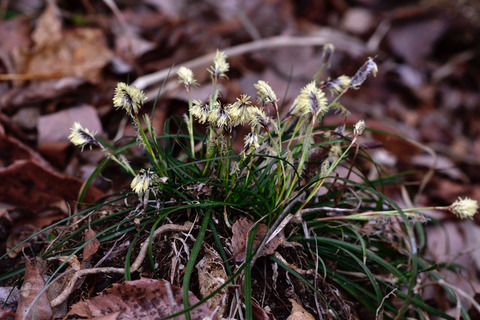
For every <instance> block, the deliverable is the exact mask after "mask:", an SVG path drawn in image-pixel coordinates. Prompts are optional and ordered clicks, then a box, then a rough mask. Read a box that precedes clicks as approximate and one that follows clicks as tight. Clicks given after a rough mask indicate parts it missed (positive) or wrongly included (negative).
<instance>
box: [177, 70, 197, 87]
mask: <svg viewBox="0 0 480 320" xmlns="http://www.w3.org/2000/svg"><path fill="white" fill-rule="evenodd" d="M177 75H178V82H180V83H183V85H184V86H185V87H190V86H195V85H197V80H195V78H194V77H193V71H192V69H190V68H187V67H184V66H181V67H180V68H179V69H178V71H177Z"/></svg>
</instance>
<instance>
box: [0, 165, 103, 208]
mask: <svg viewBox="0 0 480 320" xmlns="http://www.w3.org/2000/svg"><path fill="white" fill-rule="evenodd" d="M0 180H1V181H2V186H1V187H0V191H1V192H0V201H3V202H6V203H10V204H14V205H16V206H17V207H20V208H25V209H29V210H32V211H36V212H37V211H39V210H41V209H42V208H45V207H47V206H50V205H52V204H54V203H57V202H59V201H62V200H63V201H68V202H71V204H72V205H73V204H74V201H75V200H76V199H77V197H78V192H79V190H80V188H81V187H82V184H83V182H82V181H81V180H80V179H77V178H74V177H69V176H64V175H61V174H59V173H56V172H54V171H52V170H48V169H47V168H45V167H43V166H41V165H40V164H38V163H37V162H36V161H32V160H19V161H15V162H14V163H13V164H12V165H10V166H8V167H6V168H0ZM101 196H102V192H101V191H100V190H98V189H96V188H92V187H90V188H89V190H88V192H87V196H86V198H85V201H86V202H94V201H95V199H98V198H99V197H101Z"/></svg>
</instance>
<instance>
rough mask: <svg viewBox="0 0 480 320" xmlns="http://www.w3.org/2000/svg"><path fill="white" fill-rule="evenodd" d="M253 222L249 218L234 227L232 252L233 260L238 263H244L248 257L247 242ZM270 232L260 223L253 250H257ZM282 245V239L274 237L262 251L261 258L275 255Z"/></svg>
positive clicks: (239, 221) (241, 220)
mask: <svg viewBox="0 0 480 320" xmlns="http://www.w3.org/2000/svg"><path fill="white" fill-rule="evenodd" d="M252 225H253V222H251V221H250V220H248V219H247V218H242V219H239V220H238V221H237V222H235V223H234V224H233V226H232V233H233V234H232V251H233V258H234V259H235V261H236V262H242V261H244V260H245V257H246V249H247V240H248V234H249V231H250V228H251V227H252ZM267 231H268V227H267V225H266V224H263V223H259V224H258V226H257V230H256V233H255V239H254V240H253V246H252V250H255V249H256V248H257V247H258V245H259V244H260V242H261V241H262V239H263V237H265V234H266V233H267ZM279 244H280V238H279V237H278V236H276V237H274V238H273V239H272V240H270V242H268V243H267V244H266V245H265V246H264V247H263V248H262V250H261V251H260V254H259V257H263V256H268V255H270V254H273V253H274V252H275V250H276V249H277V247H278V245H279Z"/></svg>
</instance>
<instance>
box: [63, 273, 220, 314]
mask: <svg viewBox="0 0 480 320" xmlns="http://www.w3.org/2000/svg"><path fill="white" fill-rule="evenodd" d="M168 287H170V288H171V291H172V295H173V301H170V299H169V295H168ZM188 295H189V304H190V305H193V304H195V303H197V302H198V301H199V300H198V299H197V298H196V297H195V295H194V294H193V293H191V292H189V293H188ZM172 302H173V303H174V305H173V306H172ZM182 309H183V298H182V289H181V288H179V287H177V286H175V285H172V284H170V283H169V282H168V281H166V280H154V279H140V280H134V281H126V282H125V283H124V284H114V285H113V287H112V288H109V289H107V290H105V291H104V292H102V293H101V294H100V295H99V296H97V297H94V298H92V299H89V300H87V301H81V302H78V303H76V304H75V305H73V306H72V309H71V310H70V312H69V313H68V314H69V315H76V316H80V317H89V318H91V317H99V316H104V315H108V314H111V313H118V312H120V311H121V312H122V313H123V314H125V315H127V316H128V317H130V319H143V320H153V319H160V318H163V317H166V316H168V315H171V314H172V313H174V312H177V311H180V310H182ZM190 315H191V317H192V319H193V320H202V319H204V318H206V317H212V312H211V311H210V310H209V309H208V307H207V305H206V304H202V305H201V306H199V307H198V308H195V309H194V310H192V311H191V312H190ZM213 319H217V317H216V316H213Z"/></svg>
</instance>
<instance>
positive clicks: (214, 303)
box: [195, 245, 228, 317]
mask: <svg viewBox="0 0 480 320" xmlns="http://www.w3.org/2000/svg"><path fill="white" fill-rule="evenodd" d="M204 250H205V255H204V256H203V258H202V260H200V261H199V262H198V263H197V265H196V266H195V267H196V268H197V269H198V284H199V286H200V295H201V297H202V298H205V297H206V296H208V295H209V294H210V293H212V292H213V291H215V290H216V289H217V288H218V287H219V286H221V285H222V284H224V283H225V282H226V281H227V272H226V271H225V267H224V266H223V262H222V258H221V257H220V255H219V254H218V253H217V252H216V251H215V250H213V248H211V247H209V246H207V245H205V247H204ZM227 298H228V297H227V289H226V288H223V289H222V290H220V291H219V292H218V293H217V294H216V295H214V296H213V297H212V298H210V299H209V300H208V301H207V305H208V308H209V309H210V310H211V311H213V312H215V314H218V315H219V316H221V317H223V316H224V314H225V311H226V308H227V303H226V302H227ZM217 308H218V309H217Z"/></svg>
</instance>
